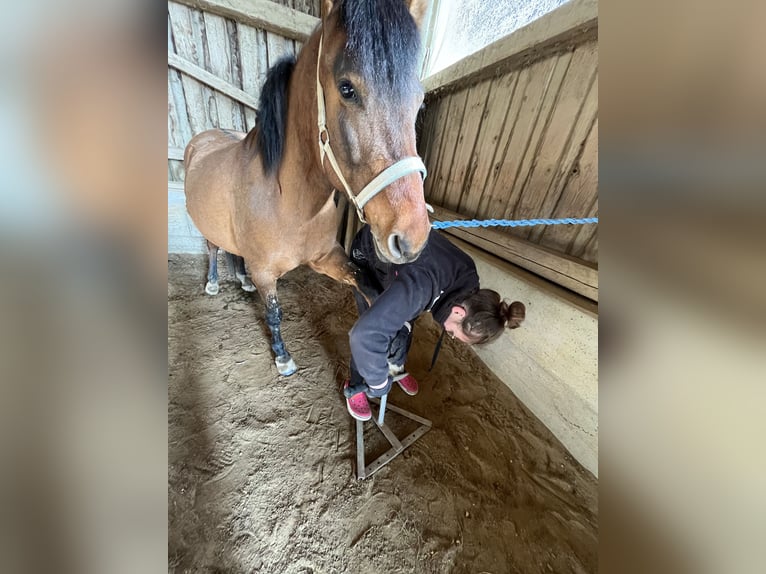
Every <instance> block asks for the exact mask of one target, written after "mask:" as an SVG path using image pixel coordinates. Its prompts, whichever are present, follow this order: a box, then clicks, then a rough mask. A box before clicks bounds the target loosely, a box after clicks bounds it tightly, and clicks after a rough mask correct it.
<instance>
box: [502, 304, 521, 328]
mask: <svg viewBox="0 0 766 574" xmlns="http://www.w3.org/2000/svg"><path fill="white" fill-rule="evenodd" d="M500 310H501V312H502V313H503V315H505V326H506V327H508V328H509V329H515V328H516V327H518V326H520V325H521V323H522V322H523V321H524V318H525V317H526V316H527V308H526V307H524V303H522V302H521V301H514V302H513V303H511V304H510V305H508V303H506V302H505V301H503V302H502V303H501V304H500Z"/></svg>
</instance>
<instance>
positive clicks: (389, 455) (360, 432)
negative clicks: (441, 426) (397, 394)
mask: <svg viewBox="0 0 766 574" xmlns="http://www.w3.org/2000/svg"><path fill="white" fill-rule="evenodd" d="M387 396H388V395H384V397H383V398H384V400H385V398H386V397H387ZM369 400H370V401H371V402H373V403H375V404H380V405H381V408H380V410H379V416H378V417H373V418H372V421H373V422H374V423H375V425H376V426H377V427H378V428H379V429H380V432H382V433H383V436H385V437H386V440H387V441H388V442H389V443H390V444H391V448H390V449H388V450H387V451H386V452H385V454H383V455H381V456H380V457H378V458H377V459H375V460H374V461H372V462H371V463H370V464H368V465H367V466H365V465H364V424H363V423H362V421H360V420H357V421H356V477H357V478H358V479H359V480H362V479H365V478H368V477H370V476H372V475H373V474H374V473H376V472H377V471H378V470H380V469H381V468H383V467H384V466H385V465H387V464H388V463H389V462H391V461H392V460H393V459H394V458H396V457H397V456H398V455H400V454H401V453H402V452H404V449H406V448H407V447H408V446H410V445H412V444H413V443H414V442H415V441H416V440H418V439H419V438H420V437H422V436H423V435H424V434H426V433H427V432H428V431H429V430H430V428H431V421H429V420H428V419H424V418H423V417H419V416H418V415H416V414H413V413H411V412H410V411H406V410H404V409H401V408H399V407H397V406H394V405H388V406H386V404H385V402H383V403H382V404H381V401H380V400H379V399H374V398H371V399H369ZM386 408H388V410H390V411H393V412H395V413H397V414H400V415H402V416H403V417H406V418H408V419H410V420H413V421H415V422H417V423H420V427H419V428H417V429H416V430H415V431H413V432H411V433H410V434H408V435H407V436H406V437H405V438H404V439H402V440H401V441H400V440H399V439H398V438H396V435H394V433H393V431H392V430H391V429H390V428H388V426H387V425H385V424H383V415H384V413H385V410H386Z"/></svg>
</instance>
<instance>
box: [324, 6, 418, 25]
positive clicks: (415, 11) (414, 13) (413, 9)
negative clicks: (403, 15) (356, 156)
mask: <svg viewBox="0 0 766 574" xmlns="http://www.w3.org/2000/svg"><path fill="white" fill-rule="evenodd" d="M328 1H329V0H328ZM428 4H429V0H409V9H410V14H411V15H412V19H413V20H415V24H416V25H417V27H418V29H420V28H421V26H422V25H423V20H425V17H426V12H428Z"/></svg>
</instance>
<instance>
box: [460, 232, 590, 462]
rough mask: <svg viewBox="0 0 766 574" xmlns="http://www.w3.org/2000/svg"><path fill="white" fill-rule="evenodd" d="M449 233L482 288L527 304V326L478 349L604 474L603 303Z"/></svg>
mask: <svg viewBox="0 0 766 574" xmlns="http://www.w3.org/2000/svg"><path fill="white" fill-rule="evenodd" d="M445 237H447V238H448V239H449V240H450V241H452V242H453V243H454V244H456V245H458V246H459V247H460V248H461V249H463V250H464V251H465V252H466V253H468V254H469V255H471V257H473V259H474V261H475V262H476V268H477V270H478V272H479V277H481V285H482V287H485V288H488V289H494V290H496V291H497V292H499V293H500V294H501V295H502V296H503V297H506V298H508V299H511V300H516V301H521V302H523V303H524V305H526V307H527V318H526V320H525V321H524V324H523V326H522V327H520V328H518V329H514V330H513V331H506V332H505V333H504V334H503V335H502V336H501V337H500V339H498V340H497V341H495V342H493V343H490V344H489V345H486V346H485V347H478V346H477V347H474V350H475V352H476V354H477V355H478V356H479V358H480V359H481V360H482V361H483V362H484V363H485V364H486V365H487V366H488V367H489V368H490V369H492V371H493V372H494V373H495V374H496V375H497V376H498V378H500V379H501V380H502V381H503V382H504V383H505V384H506V385H508V387H510V389H511V390H512V391H513V392H514V394H515V395H516V396H517V397H518V398H519V399H520V400H521V401H522V402H523V403H524V404H525V405H526V406H527V407H528V408H529V409H530V410H531V411H532V412H533V413H534V414H535V416H537V418H539V419H540V420H541V421H542V422H543V424H545V426H547V427H548V428H549V429H550V431H551V432H552V433H553V434H554V435H555V436H556V438H558V439H559V440H560V441H561V442H562V444H563V445H564V446H565V447H566V448H567V450H569V452H570V453H571V454H572V456H573V457H574V458H575V459H577V460H578V461H579V462H580V464H582V465H583V466H584V467H585V468H586V469H588V470H589V471H590V472H592V473H593V474H594V476H596V477H598V316H597V313H596V309H597V308H596V307H595V305H593V304H592V303H590V302H587V301H586V300H585V299H584V298H578V297H577V296H573V295H571V294H568V293H567V292H566V291H565V290H563V289H561V288H557V287H555V286H550V287H548V286H547V285H545V283H544V282H542V281H541V280H540V279H537V278H535V277H534V276H531V275H530V274H529V273H527V272H525V271H524V270H522V269H520V268H518V267H515V266H514V265H511V264H509V263H507V262H505V261H503V260H501V259H499V258H497V257H494V256H493V255H489V254H488V253H486V252H484V251H481V250H480V249H477V248H475V247H473V246H471V245H469V244H467V243H465V242H464V241H460V240H459V239H455V238H454V237H451V236H449V235H445ZM580 299H582V300H580Z"/></svg>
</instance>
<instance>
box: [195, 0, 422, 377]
mask: <svg viewBox="0 0 766 574" xmlns="http://www.w3.org/2000/svg"><path fill="white" fill-rule="evenodd" d="M324 4H325V5H324V8H325V11H324V14H325V16H324V17H323V19H322V22H321V25H320V26H318V27H317V30H315V32H314V33H313V35H312V36H311V37H310V38H309V40H308V41H307V43H306V45H305V46H304V47H303V49H302V50H301V52H300V54H299V55H298V58H297V61H295V60H293V59H286V60H282V61H280V62H278V63H277V64H276V65H275V66H274V67H273V68H272V69H271V70H270V71H269V73H268V75H267V79H266V82H265V84H264V86H263V89H262V91H261V96H260V102H259V110H258V119H257V122H256V124H257V125H256V126H255V128H253V129H252V130H251V131H250V132H249V133H247V134H244V133H241V132H232V131H228V130H209V131H206V132H203V133H201V134H198V135H197V136H195V137H194V138H192V140H191V141H190V142H189V145H188V146H187V147H186V151H185V154H184V159H185V164H186V182H185V191H186V205H187V209H188V211H189V215H190V216H191V218H192V220H193V221H194V223H195V224H196V225H197V228H198V229H199V230H200V232H201V233H202V235H203V236H204V237H205V238H206V239H207V240H208V247H209V250H210V259H211V260H210V272H209V275H208V286H207V288H206V290H207V291H208V292H209V293H211V294H214V292H217V285H216V284H215V282H217V274H216V273H217V270H216V269H215V260H216V257H215V255H216V253H217V250H218V247H219V246H220V247H221V248H222V249H224V250H225V251H227V252H230V253H233V254H234V255H236V256H238V257H239V259H238V262H237V270H236V272H237V276H238V278H239V279H240V281H242V286H243V288H247V289H250V288H251V287H252V286H251V285H248V282H247V280H246V278H245V275H244V265H243V260H244V263H246V264H247V267H248V268H249V270H250V272H251V276H252V279H253V282H254V283H255V287H257V289H258V291H259V292H260V294H261V297H262V298H263V300H264V302H265V303H266V322H267V324H268V326H269V329H270V330H271V335H272V349H273V350H274V353H275V355H276V359H275V362H276V365H277V369H278V371H279V372H280V373H281V374H283V375H290V374H292V373H293V372H295V370H296V367H295V363H294V362H293V360H292V358H291V357H290V354H289V353H288V352H287V350H286V348H285V345H284V342H283V341H282V337H281V334H280V324H281V318H282V310H281V308H280V305H279V301H278V299H277V279H278V278H279V277H281V276H282V275H284V274H285V273H287V272H288V271H290V270H292V269H294V268H296V267H297V266H299V265H301V264H308V265H309V266H310V267H311V268H312V269H314V270H315V271H318V272H320V273H324V274H325V275H328V276H330V277H332V278H333V279H336V280H338V281H340V282H342V283H345V284H348V285H354V286H356V285H357V282H356V277H357V273H358V269H357V268H356V267H355V266H354V265H353V264H351V262H350V261H349V260H348V258H347V256H346V254H345V252H344V251H343V249H342V248H341V246H340V245H339V244H338V243H337V241H336V239H335V238H336V231H337V215H336V209H335V205H334V202H333V194H334V190H335V189H343V190H345V191H346V193H347V194H348V196H349V199H350V201H351V203H352V205H354V206H355V207H356V209H357V212H358V214H359V217H360V218H361V219H362V221H365V220H366V221H367V222H368V223H369V224H370V227H371V229H372V233H373V236H374V238H375V244H376V248H377V251H378V254H379V256H380V257H381V259H383V260H385V261H389V262H391V263H406V262H408V261H412V260H414V259H416V258H417V256H418V255H419V254H420V252H421V251H422V249H423V247H424V246H425V243H426V240H427V238H428V232H429V228H430V224H429V222H428V215H427V212H426V204H425V200H424V197H423V178H424V177H425V166H423V163H422V161H421V160H420V158H418V157H417V152H416V148H415V118H416V116H417V112H418V109H419V108H420V105H421V103H422V100H423V91H422V88H421V86H420V83H419V81H418V77H417V60H418V53H419V50H420V38H419V31H418V29H419V26H420V24H421V22H422V19H423V16H424V14H425V11H426V7H427V0H409V1H407V2H405V0H336V1H333V0H325V2H324ZM331 144H332V145H331ZM352 190H361V191H358V194H356V195H355V194H354V192H353V191H352Z"/></svg>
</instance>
